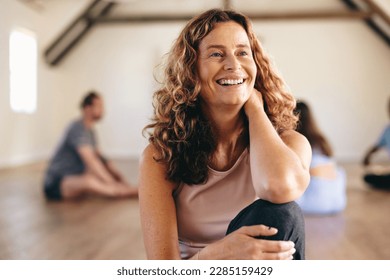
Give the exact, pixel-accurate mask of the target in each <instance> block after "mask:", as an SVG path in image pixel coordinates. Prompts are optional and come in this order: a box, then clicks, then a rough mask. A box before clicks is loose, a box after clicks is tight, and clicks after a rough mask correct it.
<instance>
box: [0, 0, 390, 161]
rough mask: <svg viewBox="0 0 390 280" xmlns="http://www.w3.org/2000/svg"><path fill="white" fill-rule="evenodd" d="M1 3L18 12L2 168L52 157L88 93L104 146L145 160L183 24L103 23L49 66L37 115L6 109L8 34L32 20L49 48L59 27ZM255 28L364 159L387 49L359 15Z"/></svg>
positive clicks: (0, 65) (300, 90)
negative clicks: (11, 40) (167, 56)
mask: <svg viewBox="0 0 390 280" xmlns="http://www.w3.org/2000/svg"><path fill="white" fill-rule="evenodd" d="M1 1H3V2H4V1H6V2H5V4H6V8H11V9H13V10H12V17H11V16H8V15H7V14H8V13H6V12H4V9H1V10H0V17H1V21H0V24H1V25H0V46H1V47H0V71H1V72H0V79H1V80H0V92H1V95H0V134H1V137H0V165H1V164H2V163H3V165H6V164H9V163H13V162H22V161H23V160H22V159H23V158H27V159H28V158H34V157H37V155H39V156H40V157H42V156H43V157H45V158H47V156H48V155H49V154H50V153H51V152H52V149H53V147H54V146H55V145H56V144H57V141H58V138H59V137H60V135H61V133H62V131H63V128H64V126H65V125H66V124H67V123H68V122H69V121H70V120H71V119H72V118H74V117H76V116H77V115H78V103H79V99H80V98H81V96H82V95H84V93H85V92H86V91H87V90H89V89H96V90H98V91H100V92H102V94H103V96H104V98H105V101H106V116H105V118H104V119H103V121H102V122H101V124H99V125H98V133H99V139H100V143H101V147H102V150H103V151H105V152H106V153H107V154H108V155H109V156H115V157H138V156H139V155H140V153H141V152H142V149H143V148H144V146H145V145H146V143H147V141H146V139H145V138H144V137H143V136H142V135H141V130H142V128H143V127H144V125H145V124H146V123H147V122H148V118H149V117H150V116H151V113H152V106H151V96H152V92H153V90H154V89H155V88H156V86H157V85H156V82H155V81H154V80H153V68H154V67H155V65H156V64H158V63H159V62H160V57H161V56H162V55H163V54H164V53H166V52H167V51H168V50H169V48H170V46H171V43H172V41H173V40H174V39H175V38H176V36H177V35H178V33H179V31H180V30H181V28H182V27H183V25H184V23H176V24H175V23H169V24H167V23H161V24H146V25H139V24H138V25H131V24H121V25H119V24H117V25H115V24H113V25H100V26H97V27H96V28H94V29H93V30H92V31H91V32H90V33H89V34H88V35H87V36H86V37H85V38H84V40H82V42H81V43H80V44H79V45H78V46H77V47H76V49H74V50H73V51H72V52H71V53H70V54H69V55H68V56H67V57H66V58H65V60H64V61H63V62H62V63H61V64H60V65H59V66H58V67H54V68H50V67H47V66H45V65H44V64H43V63H42V62H41V64H40V72H39V81H40V86H39V97H38V98H39V104H38V112H37V113H36V114H35V115H18V114H14V113H12V112H10V109H9V106H8V78H7V77H8V76H7V75H8V72H7V71H8V64H7V63H8V57H7V56H8V52H7V50H6V48H7V46H8V32H9V31H8V30H9V28H10V27H11V26H12V25H13V24H19V23H23V21H24V20H25V19H26V18H27V19H30V21H29V22H27V23H26V24H27V25H28V26H35V27H36V30H38V31H39V32H38V31H37V32H38V33H39V34H38V35H42V36H43V37H44V38H45V39H44V40H45V43H43V41H41V44H40V46H41V52H42V51H43V49H44V47H46V46H47V43H48V41H49V38H50V39H52V38H54V36H55V35H57V34H58V32H59V30H60V29H61V26H59V23H58V24H57V26H51V27H49V26H48V24H47V22H48V20H49V19H47V18H45V20H43V19H40V18H39V16H37V15H36V13H34V12H33V11H29V10H28V9H27V8H25V7H21V5H20V4H12V5H11V4H10V3H11V2H14V1H11V0H0V2H1ZM16 2H18V1H16ZM54 2H60V1H54ZM65 3H68V4H65ZM72 3H73V5H74V3H79V2H77V1H70V2H68V1H61V2H60V4H57V5H58V8H57V9H54V11H56V12H55V13H54V15H53V14H52V16H51V17H50V20H51V22H57V21H54V20H53V19H55V18H58V19H59V20H58V22H62V24H63V23H64V22H65V23H66V22H67V21H66V20H65V21H61V20H60V19H61V18H63V19H65V18H66V17H69V18H72V17H71V16H70V15H72V12H74V11H75V9H76V8H78V9H79V8H80V7H81V6H82V5H81V4H78V5H79V6H77V5H76V6H77V7H76V6H72V5H71V4H72ZM2 4H3V3H2ZM53 5H54V4H53ZM61 5H64V6H62V7H61ZM71 6H72V7H73V9H74V10H73V11H71V8H70V7H71ZM2 7H4V6H2ZM10 14H11V13H10ZM15 14H16V15H17V16H15ZM73 14H74V13H73ZM4 15H5V16H6V17H5V21H4V20H3V16H4ZM36 22H38V23H39V24H38V25H37V23H36ZM48 29H50V32H48ZM255 29H256V32H257V34H258V35H259V36H261V38H262V39H263V40H264V46H265V48H266V49H267V50H268V52H269V53H270V54H271V55H272V57H273V59H274V61H275V63H276V65H277V66H278V68H279V70H280V72H281V73H282V75H283V77H284V78H285V80H286V81H287V84H288V85H289V86H290V88H291V90H292V92H293V94H294V95H295V96H296V97H298V98H303V99H305V100H307V101H308V102H309V104H310V105H312V108H313V110H314V113H315V116H316V118H317V121H318V123H319V126H320V128H322V130H323V131H324V133H325V135H326V136H328V138H329V140H330V142H331V143H332V144H333V146H334V149H335V152H336V157H337V158H338V159H340V160H343V161H347V160H348V161H349V160H360V159H361V157H362V155H363V153H364V152H365V151H366V150H367V148H368V147H369V146H370V145H371V144H372V143H373V141H375V140H376V139H377V136H378V134H379V133H380V131H381V130H382V128H383V126H384V125H385V124H386V123H387V121H388V117H387V113H386V103H387V99H388V98H389V96H390V86H389V82H388V81H389V79H390V50H389V47H388V46H387V45H385V43H384V42H383V41H381V40H380V39H379V38H378V37H377V36H376V35H375V34H374V33H373V32H372V31H371V30H370V29H368V27H367V26H366V25H364V24H363V23H361V22H360V21H356V20H349V21H348V20H345V21H340V20H339V21H334V20H328V21H314V20H311V21H288V22H275V21H267V22H257V23H255ZM49 33H50V34H49ZM41 40H43V39H41ZM4 46H5V47H6V48H5V47H4Z"/></svg>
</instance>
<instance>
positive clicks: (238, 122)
mask: <svg viewBox="0 0 390 280" xmlns="http://www.w3.org/2000/svg"><path fill="white" fill-rule="evenodd" d="M206 115H207V118H208V119H209V121H210V123H211V127H212V131H213V134H214V137H215V142H216V146H215V151H214V153H213V155H212V157H211V162H210V166H211V167H212V168H213V169H216V170H221V171H222V170H227V169H229V168H230V167H232V166H233V165H234V163H235V162H236V160H237V159H238V157H239V156H240V155H241V154H242V152H243V151H244V149H245V148H246V147H247V146H248V143H249V142H248V138H249V137H248V129H247V125H246V119H245V114H244V112H243V111H242V110H238V111H237V110H236V111H233V110H232V111H226V110H225V111H222V110H220V111H218V112H217V113H213V112H210V111H208V113H207V114H206Z"/></svg>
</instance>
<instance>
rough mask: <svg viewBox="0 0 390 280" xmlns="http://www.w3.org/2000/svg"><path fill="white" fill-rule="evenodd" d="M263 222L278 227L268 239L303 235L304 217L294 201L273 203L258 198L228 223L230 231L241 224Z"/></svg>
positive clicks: (248, 224) (284, 238)
mask: <svg viewBox="0 0 390 280" xmlns="http://www.w3.org/2000/svg"><path fill="white" fill-rule="evenodd" d="M257 224H263V225H266V226H270V227H275V228H277V229H278V233H277V235H276V236H273V237H270V239H278V240H280V239H283V240H291V239H290V238H291V237H292V236H294V235H303V236H304V218H303V214H302V211H301V209H300V207H299V206H298V204H297V203H296V202H294V201H293V202H288V203H283V204H274V203H271V202H269V201H266V200H262V199H258V200H256V201H255V202H253V203H252V204H251V205H249V206H248V207H246V208H245V209H243V210H242V211H241V212H240V213H239V214H238V215H237V216H236V217H235V218H234V219H233V220H232V222H231V223H230V225H229V228H228V232H227V233H230V232H232V231H234V230H237V229H238V228H240V227H242V226H250V225H257Z"/></svg>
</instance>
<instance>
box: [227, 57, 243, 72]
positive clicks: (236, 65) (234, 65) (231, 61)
mask: <svg viewBox="0 0 390 280" xmlns="http://www.w3.org/2000/svg"><path fill="white" fill-rule="evenodd" d="M237 69H241V63H240V61H239V60H238V59H237V57H236V56H235V55H229V56H226V59H225V65H224V70H237Z"/></svg>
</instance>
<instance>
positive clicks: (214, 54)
mask: <svg viewBox="0 0 390 280" xmlns="http://www.w3.org/2000/svg"><path fill="white" fill-rule="evenodd" d="M210 57H222V54H221V53H218V52H215V53H212V54H210Z"/></svg>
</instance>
